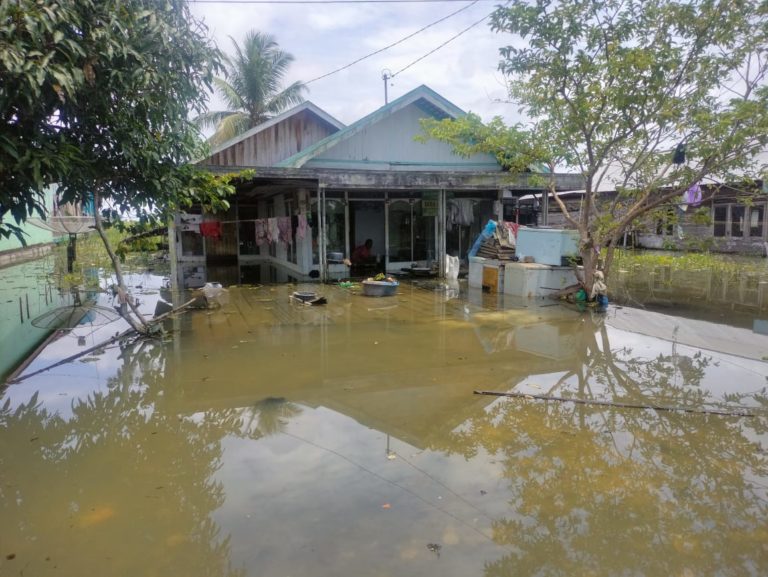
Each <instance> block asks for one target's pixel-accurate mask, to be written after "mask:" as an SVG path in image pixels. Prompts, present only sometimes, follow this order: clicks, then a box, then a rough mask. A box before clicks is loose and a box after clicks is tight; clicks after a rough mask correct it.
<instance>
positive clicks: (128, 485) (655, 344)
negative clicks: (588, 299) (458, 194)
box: [0, 276, 768, 577]
mask: <svg viewBox="0 0 768 577" xmlns="http://www.w3.org/2000/svg"><path fill="white" fill-rule="evenodd" d="M129 282H130V283H132V284H133V285H134V286H141V287H142V289H141V290H142V291H143V293H144V297H142V298H143V299H144V300H145V301H146V302H145V307H148V308H147V310H148V312H151V309H152V308H153V300H152V299H153V298H157V296H162V295H163V289H162V284H161V282H160V281H159V280H158V279H157V278H156V277H149V276H147V277H144V278H138V277H136V278H132V279H131V280H129ZM153 283H155V284H154V285H153ZM297 289H306V290H314V291H318V292H320V293H321V294H322V295H324V296H325V297H326V298H327V300H328V304H327V305H325V306H304V305H298V304H296V303H295V302H293V301H292V300H291V299H289V295H290V293H291V292H292V291H294V290H297ZM224 297H225V298H223V299H222V304H221V307H220V308H216V309H213V310H199V311H191V312H188V313H185V314H183V315H181V316H179V317H178V318H177V319H176V320H174V321H170V322H169V323H168V325H167V328H168V329H169V331H170V333H169V335H168V336H167V337H165V338H164V339H158V340H154V341H144V342H137V343H133V344H124V345H122V346H116V345H113V346H110V347H108V348H106V349H105V350H101V351H97V352H94V353H91V354H88V355H86V356H84V357H82V358H80V359H79V360H77V361H75V362H72V363H68V364H65V365H61V366H58V367H55V368H53V369H51V370H49V371H45V372H42V373H40V374H38V375H36V376H32V377H30V378H28V379H26V380H23V381H21V382H19V383H17V384H12V385H10V386H9V387H8V388H7V389H6V390H5V392H4V394H3V396H2V397H0V575H3V576H6V575H9V576H10V575H26V576H29V575H33V576H36V577H41V576H48V575H50V576H53V575H56V576H62V575H63V576H82V575H99V576H105V577H107V576H126V577H127V576H131V577H133V576H155V575H156V576H168V575H206V576H209V577H219V576H221V577H224V576H226V577H230V576H231V577H234V576H238V577H239V576H253V577H257V576H258V577H269V576H275V577H278V576H279V577H288V576H295V577H300V576H306V575H312V576H328V577H331V576H355V577H365V576H371V577H383V576H404V575H435V576H438V575H439V576H461V577H468V576H488V577H491V576H502V575H504V576H506V575H510V576H512V575H524V576H527V575H538V576H563V577H565V576H583V575H595V576H607V575H617V576H618V575H622V576H624V575H633V576H639V575H647V576H681V577H688V576H699V575H765V574H768V436H767V435H766V431H767V430H768V394H767V391H766V386H768V381H767V377H768V362H766V359H765V358H764V356H766V355H768V336H765V335H761V334H758V333H755V332H753V331H751V330H749V329H747V328H739V327H734V326H726V325H715V324H711V323H703V322H702V323H701V324H698V325H697V324H693V325H692V324H690V323H689V322H687V321H685V320H684V319H680V318H677V317H671V316H666V315H662V314H658V313H648V312H644V311H640V310H636V309H630V308H620V307H615V306H611V307H610V308H609V310H608V313H606V314H599V313H596V312H594V311H592V310H588V311H586V312H579V311H576V310H572V309H570V308H567V307H565V306H561V305H557V304H553V303H546V305H547V306H533V305H532V306H527V307H526V306H522V303H519V302H513V301H509V300H506V301H505V300H504V299H502V298H501V297H497V296H495V295H484V294H482V293H476V292H470V293H467V292H466V290H465V288H464V287H463V286H462V288H461V290H459V289H457V287H456V286H448V285H441V284H439V283H434V284H423V285H407V284H403V285H401V287H400V291H399V294H398V295H397V296H395V297H390V298H379V299H377V298H366V297H364V296H361V295H360V294H358V293H356V292H355V291H353V290H348V289H344V288H341V287H336V286H327V287H323V286H319V285H300V286H296V285H293V286H290V285H282V286H258V287H233V288H231V289H230V290H229V291H228V292H227V293H226V294H225V295H224ZM182 298H183V297H181V296H177V302H181V301H182ZM120 322H122V321H120ZM121 328H122V327H120V326H116V325H107V326H105V327H98V328H89V327H79V328H78V329H76V330H75V331H73V332H72V334H69V335H66V336H64V337H62V338H61V339H60V340H59V341H57V342H55V343H53V344H52V345H51V346H50V347H49V348H47V349H46V350H45V351H44V352H43V354H42V355H41V357H39V358H38V359H36V361H35V362H34V363H32V364H31V365H30V366H29V367H28V368H27V369H26V371H25V373H24V375H28V374H31V373H32V372H34V371H37V370H39V369H41V368H44V367H45V366H46V365H48V364H51V363H53V362H55V361H56V360H58V359H60V358H62V357H63V356H66V355H67V354H71V352H72V350H73V347H74V348H76V346H75V345H74V343H75V342H77V343H80V344H79V346H81V347H84V346H86V345H87V346H90V345H91V344H95V343H98V342H100V341H101V340H104V338H106V337H107V336H109V335H112V334H114V333H115V332H118V331H119V330H121ZM702 331H704V332H705V334H712V335H715V334H717V335H719V336H720V337H721V338H720V341H717V342H716V341H706V342H700V339H701V335H702ZM697 339H699V340H697ZM713 343H714V344H713ZM475 390H486V391H501V392H507V391H511V392H520V393H525V394H528V395H542V394H546V395H551V396H557V397H562V398H566V397H572V398H579V399H587V400H599V401H612V402H619V403H625V404H640V405H646V404H652V405H660V406H664V407H677V408H687V409H691V410H694V411H701V410H719V411H726V412H733V413H736V414H737V415H731V416H727V415H726V416H723V415H715V414H704V413H700V412H675V411H662V410H651V409H636V408H617V407H611V406H605V405H592V404H575V403H571V402H560V401H549V402H544V401H540V400H536V399H534V398H532V397H530V398H506V397H495V396H486V395H477V394H474V391H475ZM745 412H748V413H749V414H751V415H753V416H738V414H744V413H745Z"/></svg>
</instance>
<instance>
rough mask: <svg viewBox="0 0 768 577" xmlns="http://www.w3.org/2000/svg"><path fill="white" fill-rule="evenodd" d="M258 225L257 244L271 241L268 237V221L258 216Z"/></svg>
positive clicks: (256, 223)
mask: <svg viewBox="0 0 768 577" xmlns="http://www.w3.org/2000/svg"><path fill="white" fill-rule="evenodd" d="M255 225H256V246H262V245H264V244H266V243H268V242H269V239H268V238H267V221H266V220H264V219H263V218H257V219H256V221H255Z"/></svg>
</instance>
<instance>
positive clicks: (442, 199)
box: [437, 188, 448, 278]
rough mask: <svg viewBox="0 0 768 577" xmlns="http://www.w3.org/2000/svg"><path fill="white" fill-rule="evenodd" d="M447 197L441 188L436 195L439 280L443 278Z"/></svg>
mask: <svg viewBox="0 0 768 577" xmlns="http://www.w3.org/2000/svg"><path fill="white" fill-rule="evenodd" d="M446 198H447V195H446V193H445V189H444V188H441V189H440V191H439V192H438V193H437V271H438V276H439V277H440V278H445V255H446V251H445V219H446V216H447V214H448V206H447V204H446V203H447V200H446Z"/></svg>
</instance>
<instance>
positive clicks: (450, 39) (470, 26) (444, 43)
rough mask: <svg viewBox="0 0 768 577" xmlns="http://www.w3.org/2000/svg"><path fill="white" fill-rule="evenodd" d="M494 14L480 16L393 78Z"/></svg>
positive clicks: (396, 73)
mask: <svg viewBox="0 0 768 577" xmlns="http://www.w3.org/2000/svg"><path fill="white" fill-rule="evenodd" d="M494 12H495V11H494ZM492 15H493V12H491V13H489V14H486V15H485V16H483V17H482V18H480V20H478V21H477V22H475V23H474V24H470V25H469V26H467V27H466V28H465V29H464V30H462V31H461V32H459V33H458V34H456V35H454V36H451V37H450V38H449V39H448V40H446V41H445V42H443V43H442V44H440V45H439V46H438V47H437V48H434V49H433V50H430V51H429V52H427V53H426V54H425V55H424V56H420V57H419V58H417V59H416V60H414V61H413V62H411V63H410V64H409V65H408V66H405V67H404V68H401V69H400V70H398V71H397V72H395V73H394V74H393V75H392V76H391V78H394V77H395V76H397V75H398V74H400V73H401V72H404V71H405V70H408V69H409V68H410V67H411V66H413V65H414V64H416V63H417V62H421V61H422V60H424V59H425V58H426V57H427V56H430V55H431V54H434V53H435V52H437V51H438V50H440V49H441V48H442V47H443V46H445V45H446V44H448V43H449V42H453V41H454V40H456V39H457V38H458V37H459V36H461V35H462V34H464V33H465V32H468V31H469V30H470V29H472V28H474V27H475V26H477V25H478V24H480V23H481V22H482V21H483V20H487V19H488V18H490V17H491V16H492Z"/></svg>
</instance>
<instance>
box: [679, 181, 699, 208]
mask: <svg viewBox="0 0 768 577" xmlns="http://www.w3.org/2000/svg"><path fill="white" fill-rule="evenodd" d="M683 196H684V198H685V202H686V203H687V204H690V205H691V206H699V205H700V204H701V186H699V184H698V183H696V184H693V185H691V187H690V188H689V189H688V190H686V191H685V194H684V195H683Z"/></svg>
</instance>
